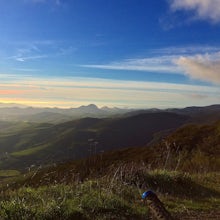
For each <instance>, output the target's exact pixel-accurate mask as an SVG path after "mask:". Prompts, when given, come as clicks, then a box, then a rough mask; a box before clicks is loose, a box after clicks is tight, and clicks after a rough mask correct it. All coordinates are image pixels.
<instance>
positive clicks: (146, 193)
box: [142, 190, 154, 199]
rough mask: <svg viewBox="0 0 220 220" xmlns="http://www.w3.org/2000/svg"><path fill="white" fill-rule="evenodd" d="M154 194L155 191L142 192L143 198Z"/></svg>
mask: <svg viewBox="0 0 220 220" xmlns="http://www.w3.org/2000/svg"><path fill="white" fill-rule="evenodd" d="M150 195H154V193H153V191H151V190H149V191H146V192H144V193H143V194H142V199H146V198H147V197H148V196H150Z"/></svg>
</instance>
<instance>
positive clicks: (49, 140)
mask: <svg viewBox="0 0 220 220" xmlns="http://www.w3.org/2000/svg"><path fill="white" fill-rule="evenodd" d="M187 120H189V117H187V116H183V115H178V114H175V113H166V112H162V113H148V114H140V115H135V116H131V117H127V118H113V119H111V118H107V119H97V118H83V119H79V120H75V121H70V122H66V123H62V124H58V125H52V124H32V126H28V127H26V128H24V129H21V130H20V131H17V132H14V133H3V134H1V135H0V155H1V163H0V166H1V169H8V168H12V167H17V168H20V169H24V168H26V167H27V166H30V165H32V164H36V165H40V164H49V163H54V162H60V161H63V160H70V159H79V158H85V157H86V156H91V155H93V154H96V153H100V152H103V151H108V150H113V149H120V148H124V147H139V146H146V145H147V144H148V143H149V142H150V141H152V140H153V139H154V135H155V133H158V132H161V131H170V130H173V129H176V128H178V127H179V126H181V125H183V124H184V123H186V122H187Z"/></svg>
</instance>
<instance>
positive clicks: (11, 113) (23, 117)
mask: <svg viewBox="0 0 220 220" xmlns="http://www.w3.org/2000/svg"><path fill="white" fill-rule="evenodd" d="M129 111H132V110H131V109H120V108H109V107H103V108H98V107H97V106H96V105H94V104H90V105H88V106H80V107H78V108H69V109H61V108H33V107H27V106H20V105H17V104H0V120H1V121H27V122H38V123H43V122H49V123H53V124H56V123H61V122H65V121H70V120H74V119H79V118H84V117H95V118H105V117H110V116H116V115H121V114H124V113H126V112H129Z"/></svg>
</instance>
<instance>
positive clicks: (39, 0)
mask: <svg viewBox="0 0 220 220" xmlns="http://www.w3.org/2000/svg"><path fill="white" fill-rule="evenodd" d="M28 1H29V2H32V3H35V4H39V3H41V4H42V3H53V4H55V5H57V6H59V5H61V4H62V2H61V0H28ZM25 2H27V0H25Z"/></svg>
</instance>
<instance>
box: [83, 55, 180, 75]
mask: <svg viewBox="0 0 220 220" xmlns="http://www.w3.org/2000/svg"><path fill="white" fill-rule="evenodd" d="M174 59H176V56H172V55H170V56H160V57H153V58H138V59H127V60H122V61H120V62H112V63H109V64H100V65H81V66H82V67H87V68H97V69H110V70H133V71H145V72H164V73H178V72H179V71H180V70H179V68H178V66H176V65H174V64H173V62H172V61H173V60H174Z"/></svg>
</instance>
